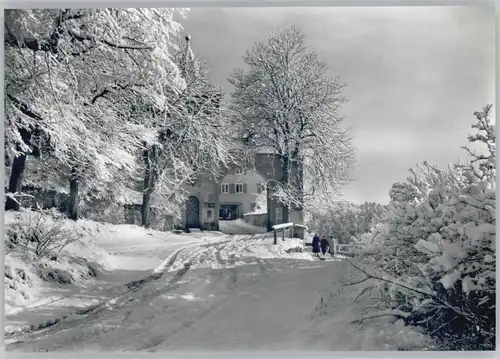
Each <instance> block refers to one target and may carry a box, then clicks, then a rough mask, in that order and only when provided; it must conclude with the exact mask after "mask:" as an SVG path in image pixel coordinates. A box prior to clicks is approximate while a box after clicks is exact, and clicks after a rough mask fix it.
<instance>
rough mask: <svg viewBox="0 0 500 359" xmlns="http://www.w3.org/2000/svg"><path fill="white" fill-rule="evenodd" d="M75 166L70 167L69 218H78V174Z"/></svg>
mask: <svg viewBox="0 0 500 359" xmlns="http://www.w3.org/2000/svg"><path fill="white" fill-rule="evenodd" d="M76 170H77V169H76V167H73V168H72V169H71V177H70V180H69V197H70V201H69V218H70V219H72V220H74V221H76V220H78V184H79V183H78V175H77V172H76Z"/></svg>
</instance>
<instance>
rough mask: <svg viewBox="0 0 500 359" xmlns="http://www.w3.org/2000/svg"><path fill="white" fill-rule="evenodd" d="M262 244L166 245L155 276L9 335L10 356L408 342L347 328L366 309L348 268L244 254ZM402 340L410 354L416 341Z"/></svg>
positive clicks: (375, 329)
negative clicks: (356, 300)
mask: <svg viewBox="0 0 500 359" xmlns="http://www.w3.org/2000/svg"><path fill="white" fill-rule="evenodd" d="M265 240H266V238H265V237H261V238H248V237H247V238H244V237H243V238H239V239H237V238H232V239H231V238H230V237H227V236H226V237H224V238H219V239H218V240H217V239H216V238H213V239H206V240H205V239H204V240H203V241H198V242H196V241H194V242H193V243H191V244H186V243H184V245H183V246H181V244H179V245H177V244H174V245H169V246H168V248H167V249H164V251H165V252H164V253H163V254H164V255H166V254H167V253H168V254H169V257H168V258H165V259H164V261H163V263H162V265H160V266H159V267H158V268H157V270H156V271H153V272H151V271H150V272H149V275H147V276H145V277H143V278H142V279H141V280H135V281H133V282H129V283H128V284H127V285H126V286H123V287H122V290H118V291H113V294H112V295H107V296H106V299H105V300H104V301H101V302H100V303H99V304H98V305H93V306H89V307H88V308H86V309H79V310H78V311H77V312H73V314H69V315H68V314H66V315H64V316H63V317H61V318H59V319H60V320H59V321H52V322H50V321H49V322H48V324H49V325H44V326H43V328H38V329H35V330H32V331H24V332H22V333H17V334H12V335H7V340H6V349H7V350H8V351H11V350H14V351H54V350H63V351H67V350H78V351H81V350H85V351H137V350H139V351H165V350H176V351H177V350H188V351H191V350H259V349H260V350H376V349H394V348H397V347H398V346H400V345H401V343H402V342H404V341H405V340H406V341H408V339H407V338H405V335H406V334H405V331H404V329H402V328H397V327H395V326H394V325H393V324H390V326H392V327H389V330H387V328H385V330H386V332H385V334H383V335H382V336H381V335H379V332H380V331H381V329H382V328H381V327H380V326H379V325H378V324H377V325H371V326H367V327H364V328H361V327H360V326H359V325H355V324H351V321H352V320H353V319H355V318H357V317H359V316H361V314H362V310H363V308H362V307H361V306H359V305H357V304H355V303H353V301H352V298H353V297H354V295H353V294H352V293H347V291H349V290H354V288H353V287H348V288H350V289H345V288H344V286H343V285H342V283H341V280H346V279H347V278H348V277H350V271H351V268H350V266H349V265H348V263H347V262H346V261H341V260H326V261H319V260H311V257H310V256H309V255H307V254H297V255H298V257H296V258H292V257H291V256H290V257H289V258H286V255H285V257H282V258H271V257H269V258H267V259H266V258H262V257H260V258H259V257H258V256H257V257H256V256H255V255H247V254H249V253H250V254H251V251H250V250H249V246H255V247H256V248H257V247H258V248H261V249H262V248H265V246H266V244H264V245H263V244H262V243H263V242H262V241H265ZM195 242H196V243H195ZM263 246H264V247H263ZM148 248H149V249H148ZM268 248H271V250H274V249H273V248H276V247H273V246H271V245H269V247H268ZM143 250H151V248H150V247H148V246H141V247H140V248H139V247H136V248H135V249H134V250H132V249H131V247H128V249H127V248H125V247H123V248H121V250H120V249H119V248H118V246H116V247H115V251H116V253H117V255H118V256H123V255H124V253H126V252H129V251H130V253H134V254H135V255H137V253H138V252H137V251H143ZM158 250H159V249H158V248H157V249H156V251H158ZM254 250H255V249H254ZM245 253H246V254H245ZM294 255H295V254H294ZM301 255H303V256H304V258H302V259H301V258H300V256H301ZM307 258H308V259H309V260H306V259H307ZM158 269H161V270H158ZM384 325H387V323H385V324H384ZM391 328H392V329H391ZM382 332H383V331H382ZM391 333H392V334H391ZM406 337H408V338H410V339H409V341H410V344H409V345H413V344H411V343H412V341H413V340H414V339H415V334H414V333H411V332H410V333H409V334H408V335H406ZM419 340H420V339H419ZM419 340H417V341H416V344H415V345H417V346H418V343H419Z"/></svg>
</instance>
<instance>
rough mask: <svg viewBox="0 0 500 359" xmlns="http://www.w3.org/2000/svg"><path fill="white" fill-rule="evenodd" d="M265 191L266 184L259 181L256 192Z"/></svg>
mask: <svg viewBox="0 0 500 359" xmlns="http://www.w3.org/2000/svg"><path fill="white" fill-rule="evenodd" d="M265 191H266V184H265V183H259V184H257V194H261V193H262V192H265Z"/></svg>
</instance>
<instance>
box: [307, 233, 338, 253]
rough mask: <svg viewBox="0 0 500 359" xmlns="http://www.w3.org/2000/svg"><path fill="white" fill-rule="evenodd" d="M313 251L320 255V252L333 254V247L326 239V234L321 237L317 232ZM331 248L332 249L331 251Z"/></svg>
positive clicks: (313, 242)
mask: <svg viewBox="0 0 500 359" xmlns="http://www.w3.org/2000/svg"><path fill="white" fill-rule="evenodd" d="M312 247H313V253H314V254H315V255H316V256H317V257H319V254H320V253H322V254H323V255H325V254H326V253H331V254H333V248H331V246H330V242H329V241H328V239H326V236H323V237H321V238H320V237H319V236H318V235H317V234H315V235H314V237H313V240H312ZM330 249H331V251H330Z"/></svg>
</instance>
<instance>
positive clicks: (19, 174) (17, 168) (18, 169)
mask: <svg viewBox="0 0 500 359" xmlns="http://www.w3.org/2000/svg"><path fill="white" fill-rule="evenodd" d="M25 168H26V155H25V154H22V155H20V156H18V157H16V158H14V161H13V162H12V171H11V173H10V179H9V188H8V192H9V193H16V192H21V190H22V187H23V175H24V169H25ZM19 208H20V204H19V203H18V202H16V201H15V200H14V199H12V198H10V197H7V200H6V202H5V210H6V211H9V210H14V211H19Z"/></svg>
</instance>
